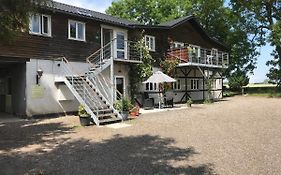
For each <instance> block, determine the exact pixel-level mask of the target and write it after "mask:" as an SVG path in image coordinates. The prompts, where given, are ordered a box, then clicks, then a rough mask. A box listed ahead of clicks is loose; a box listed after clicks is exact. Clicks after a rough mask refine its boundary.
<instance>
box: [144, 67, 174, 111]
mask: <svg viewBox="0 0 281 175" xmlns="http://www.w3.org/2000/svg"><path fill="white" fill-rule="evenodd" d="M176 81H177V80H175V79H173V78H172V77H170V76H168V75H166V74H164V73H163V72H161V71H157V72H154V73H153V74H152V75H151V76H150V77H149V78H148V79H147V80H146V81H144V82H143V83H171V82H176ZM160 107H161V102H160V89H159V108H160Z"/></svg>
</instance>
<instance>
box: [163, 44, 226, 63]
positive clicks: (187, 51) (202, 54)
mask: <svg viewBox="0 0 281 175" xmlns="http://www.w3.org/2000/svg"><path fill="white" fill-rule="evenodd" d="M167 59H179V60H180V64H179V67H182V66H201V67H212V68H227V67H228V64H229V54H228V53H227V52H222V51H218V50H217V49H205V48H199V47H193V48H192V47H181V48H174V49H170V50H169V51H168V52H167Z"/></svg>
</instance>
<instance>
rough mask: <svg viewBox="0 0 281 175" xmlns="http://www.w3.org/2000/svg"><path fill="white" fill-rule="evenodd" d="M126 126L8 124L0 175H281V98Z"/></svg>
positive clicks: (151, 117)
mask: <svg viewBox="0 0 281 175" xmlns="http://www.w3.org/2000/svg"><path fill="white" fill-rule="evenodd" d="M124 123H125V124H127V125H126V126H127V127H122V126H123V124H117V126H120V127H121V128H118V129H114V128H112V127H111V125H110V127H109V126H102V127H97V126H89V127H80V126H79V121H78V118H77V117H75V116H69V117H61V118H55V119H41V120H32V121H21V122H12V123H4V124H3V123H2V124H0V138H1V139H0V174H1V175H6V174H11V175H16V174H59V175H61V174H75V175H76V174H79V175H80V174H122V175H123V174H145V175H149V174H199V175H201V174H225V175H232V174H238V175H242V174H243V175H244V174H249V175H250V174H253V175H254V174H264V175H265V174H271V175H275V174H276V175H277V174H280V172H281V99H273V98H259V97H242V96H237V97H233V98H227V99H224V100H223V101H221V102H217V103H214V104H211V105H194V106H193V107H192V108H188V109H181V110H175V111H167V112H162V113H151V114H143V115H141V116H140V117H139V118H138V119H134V120H130V121H126V122H124ZM113 126H114V125H113Z"/></svg>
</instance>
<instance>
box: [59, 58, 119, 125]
mask: <svg viewBox="0 0 281 175" xmlns="http://www.w3.org/2000/svg"><path fill="white" fill-rule="evenodd" d="M61 66H62V67H63V69H64V71H65V73H66V76H65V78H64V83H65V84H66V86H67V87H68V88H69V89H70V91H71V92H72V93H73V95H74V96H75V97H76V98H77V100H78V101H79V103H80V104H82V105H83V106H84V108H85V110H86V111H87V113H89V114H90V115H91V117H92V119H93V121H94V122H95V124H96V125H100V124H102V123H109V122H116V121H121V120H122V117H121V115H120V114H119V113H118V111H116V110H115V109H114V108H113V105H112V104H111V103H109V101H108V100H107V99H106V98H105V97H104V96H103V94H102V93H101V92H100V91H99V90H98V86H95V85H94V84H93V83H92V82H91V81H90V80H89V79H88V77H87V76H86V75H77V74H75V72H74V70H73V69H72V67H71V65H70V64H69V63H68V61H67V60H66V58H63V59H62V65H61Z"/></svg>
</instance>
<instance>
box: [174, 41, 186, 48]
mask: <svg viewBox="0 0 281 175" xmlns="http://www.w3.org/2000/svg"><path fill="white" fill-rule="evenodd" d="M182 47H184V43H182V42H177V41H175V42H173V44H172V49H173V48H175V49H178V48H182Z"/></svg>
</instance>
